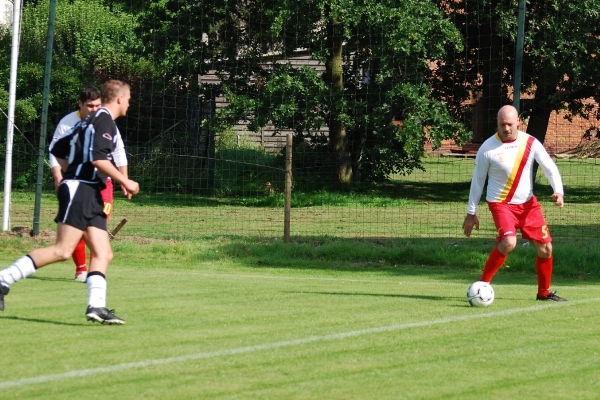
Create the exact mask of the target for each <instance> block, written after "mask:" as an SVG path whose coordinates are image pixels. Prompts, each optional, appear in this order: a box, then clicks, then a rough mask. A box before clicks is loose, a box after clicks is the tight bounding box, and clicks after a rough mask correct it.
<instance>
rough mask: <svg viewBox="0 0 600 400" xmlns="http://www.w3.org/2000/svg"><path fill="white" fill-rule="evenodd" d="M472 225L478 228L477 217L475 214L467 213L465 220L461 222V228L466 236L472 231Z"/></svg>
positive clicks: (469, 235)
mask: <svg viewBox="0 0 600 400" xmlns="http://www.w3.org/2000/svg"><path fill="white" fill-rule="evenodd" d="M473 227H475V229H477V230H479V218H477V215H474V214H473V215H471V214H467V216H466V217H465V221H464V222H463V225H462V228H463V232H464V233H465V236H466V237H471V232H473Z"/></svg>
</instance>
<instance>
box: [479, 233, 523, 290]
mask: <svg viewBox="0 0 600 400" xmlns="http://www.w3.org/2000/svg"><path fill="white" fill-rule="evenodd" d="M516 245H517V238H516V237H515V236H508V237H506V238H504V239H502V240H501V241H500V243H498V245H497V246H496V247H494V249H493V250H492V252H491V253H490V255H489V256H488V259H487V261H486V262H485V266H484V267H483V272H482V273H481V278H480V279H479V280H480V281H484V282H488V283H489V282H491V281H492V278H493V277H494V275H496V272H498V270H499V269H500V267H501V266H502V264H504V261H506V257H507V256H508V253H510V252H511V251H512V250H513V249H514V248H515V246H516Z"/></svg>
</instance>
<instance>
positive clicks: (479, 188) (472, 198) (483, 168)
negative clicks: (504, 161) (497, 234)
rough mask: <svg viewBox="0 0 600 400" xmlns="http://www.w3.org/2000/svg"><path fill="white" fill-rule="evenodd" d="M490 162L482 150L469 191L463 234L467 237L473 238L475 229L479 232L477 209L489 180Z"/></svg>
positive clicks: (478, 156)
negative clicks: (486, 181) (487, 179)
mask: <svg viewBox="0 0 600 400" xmlns="http://www.w3.org/2000/svg"><path fill="white" fill-rule="evenodd" d="M488 170H489V162H488V160H487V158H486V157H485V153H484V152H483V151H481V148H480V149H479V151H478V152H477V156H476V157H475V167H474V168H473V177H472V179H471V188H470V190H469V202H468V204H467V215H466V216H465V220H464V221H463V225H462V228H463V232H464V234H465V236H466V237H470V236H471V232H473V228H475V229H477V230H479V218H477V215H476V213H477V207H478V206H479V201H480V200H481V194H482V193H483V186H484V185H485V180H486V178H487V174H488Z"/></svg>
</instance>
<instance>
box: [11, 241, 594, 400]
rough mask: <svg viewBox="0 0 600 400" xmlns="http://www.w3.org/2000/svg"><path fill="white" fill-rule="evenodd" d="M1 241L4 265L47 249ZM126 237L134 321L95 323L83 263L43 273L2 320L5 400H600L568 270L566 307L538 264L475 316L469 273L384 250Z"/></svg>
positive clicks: (580, 295) (587, 316)
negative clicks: (544, 299) (542, 283)
mask: <svg viewBox="0 0 600 400" xmlns="http://www.w3.org/2000/svg"><path fill="white" fill-rule="evenodd" d="M2 239H3V243H4V248H5V249H6V251H5V252H3V253H2V255H1V256H0V262H1V263H2V264H3V265H6V264H8V263H10V262H11V261H13V260H14V259H15V258H17V257H18V256H19V255H20V254H23V253H24V252H27V251H29V250H30V249H31V248H34V247H36V246H39V245H42V244H44V243H46V241H43V240H40V239H29V238H27V239H25V238H14V237H7V236H4V237H3V238H2ZM113 244H114V249H115V255H116V256H115V261H114V262H113V264H112V265H111V267H110V271H109V279H108V283H109V285H108V306H109V307H111V308H115V309H116V314H117V315H119V316H121V317H123V318H125V319H126V320H127V324H126V325H125V326H101V325H98V324H91V323H88V322H86V321H85V318H84V309H85V305H86V301H87V294H86V289H85V285H82V284H81V283H77V282H74V281H73V280H72V279H71V278H72V274H73V267H72V263H71V262H65V263H58V264H55V265H53V266H49V267H46V268H43V269H40V270H39V271H38V272H37V273H36V274H35V275H33V276H32V277H31V278H30V279H27V280H25V281H22V282H19V283H17V284H15V285H14V286H13V287H12V288H11V292H10V294H9V295H8V296H7V297H6V310H5V311H4V312H3V313H0V324H1V325H2V344H3V346H2V349H3V350H2V375H1V378H0V388H1V390H2V395H3V398H22V399H36V398H39V399H42V398H43V399H49V398H52V399H78V398H86V399H87V398H89V399H106V398H111V399H141V398H144V399H197V398H202V399H221V398H241V399H255V398H265V399H309V398H314V399H316V398H319V399H321V398H323V399H343V398H348V399H373V398H377V399H433V398H435V399H459V398H460V399H479V398H482V397H483V398H494V399H505V398H514V399H529V398H537V397H538V396H540V393H543V394H548V395H550V394H551V397H553V398H556V399H573V398H577V399H592V398H596V397H597V393H598V387H599V385H600V375H598V367H599V365H598V357H596V353H597V351H598V350H597V340H596V337H597V335H596V332H597V331H598V329H599V328H600V325H599V323H598V322H597V320H598V319H597V314H598V312H599V311H600V286H598V285H597V282H598V280H597V278H594V277H588V278H587V279H585V280H583V279H571V278H567V277H562V276H560V275H558V276H557V277H555V279H554V287H555V288H558V289H559V293H560V294H561V295H563V296H565V297H567V298H569V299H570V302H568V303H566V304H546V303H536V302H535V301H534V300H533V299H534V298H535V274H534V273H533V271H532V270H529V271H521V272H515V271H510V270H507V269H503V270H502V271H501V272H500V273H499V274H498V275H497V277H496V278H495V280H494V282H493V285H494V288H495V290H496V300H495V302H494V304H493V305H492V306H490V307H488V308H472V307H469V306H468V303H467V302H466V298H465V292H466V288H467V286H468V285H469V283H470V282H472V281H474V280H476V279H477V278H478V276H479V270H478V269H477V268H475V267H474V266H473V265H468V266H461V265H446V266H438V267H435V266H431V265H424V266H422V265H418V264H413V263H411V262H401V261H402V260H400V259H395V257H396V255H395V254H394V252H393V249H392V246H389V245H387V244H385V243H380V244H375V243H371V242H357V243H355V244H354V245H353V246H348V245H344V244H343V243H339V242H335V241H331V240H327V239H322V240H314V241H313V242H311V243H292V244H291V245H288V246H283V245H281V244H280V243H278V242H277V241H266V240H265V241H263V242H262V243H256V242H251V241H240V240H227V239H223V238H220V239H214V240H206V241H201V242H164V241H157V240H154V241H147V242H144V243H139V242H136V241H133V240H129V239H127V240H124V239H118V240H117V241H115V242H113ZM377 253H379V257H377Z"/></svg>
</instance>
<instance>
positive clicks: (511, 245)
mask: <svg viewBox="0 0 600 400" xmlns="http://www.w3.org/2000/svg"><path fill="white" fill-rule="evenodd" d="M515 247H517V238H516V237H515V236H510V237H507V238H504V239H502V240H501V241H500V243H498V250H499V251H500V253H502V254H508V253H510V252H511V251H513V250H514V249H515Z"/></svg>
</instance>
